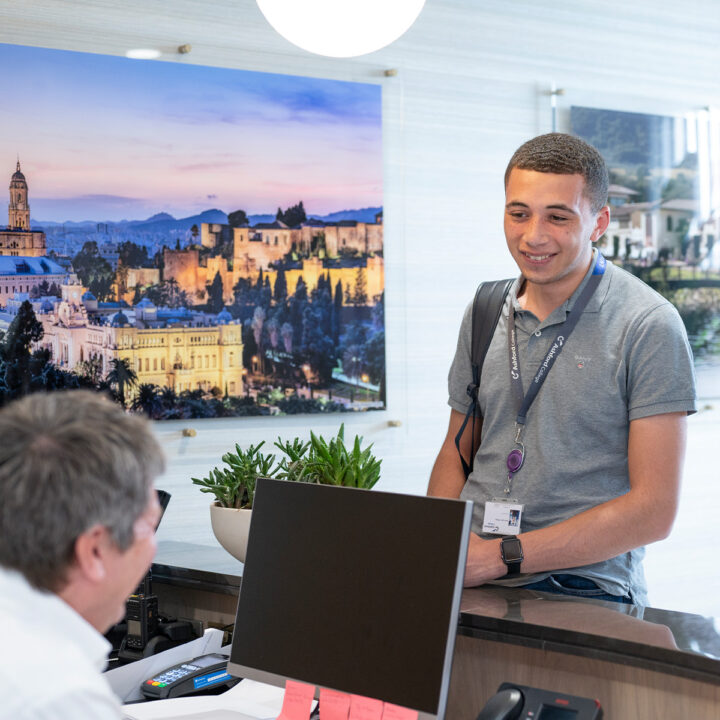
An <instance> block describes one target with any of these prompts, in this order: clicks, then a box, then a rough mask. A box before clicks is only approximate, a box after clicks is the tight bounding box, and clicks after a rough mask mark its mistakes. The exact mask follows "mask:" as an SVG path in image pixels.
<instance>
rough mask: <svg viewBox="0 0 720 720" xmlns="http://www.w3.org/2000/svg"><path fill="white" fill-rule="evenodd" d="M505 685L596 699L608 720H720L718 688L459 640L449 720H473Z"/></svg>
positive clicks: (556, 655) (526, 649)
mask: <svg viewBox="0 0 720 720" xmlns="http://www.w3.org/2000/svg"><path fill="white" fill-rule="evenodd" d="M503 682H516V683H519V684H521V685H530V686H533V687H538V688H544V689H547V690H557V691H558V692H563V693H567V694H570V695H580V696H583V697H591V698H597V699H598V700H600V703H601V705H602V707H603V710H604V720H720V687H719V686H717V685H711V684H706V683H702V682H698V681H695V680H688V679H685V678H681V677H676V676H673V675H668V674H666V673H659V672H653V671H650V670H644V669H641V668H637V667H630V666H627V665H620V664H615V663H611V662H607V661H605V660H597V659H592V658H587V657H578V656H575V655H567V654H564V653H559V652H554V651H548V650H540V649H537V648H531V647H523V646H520V645H512V644H508V643H502V642H493V641H490V640H484V639H480V638H471V637H465V636H463V635H458V638H457V642H456V646H455V656H454V661H453V671H452V678H451V682H450V696H449V702H448V711H447V715H446V717H447V720H475V719H476V717H477V714H478V713H479V711H480V709H481V708H482V707H483V705H484V704H485V703H486V702H487V700H488V699H489V698H490V697H491V696H492V695H493V694H494V693H495V692H496V690H497V688H498V686H499V685H500V684H501V683H503Z"/></svg>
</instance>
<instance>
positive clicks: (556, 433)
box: [448, 263, 695, 603]
mask: <svg viewBox="0 0 720 720" xmlns="http://www.w3.org/2000/svg"><path fill="white" fill-rule="evenodd" d="M590 273H591V270H588V273H587V275H586V276H585V278H584V280H583V282H582V283H581V285H580V287H579V288H578V289H577V290H576V291H575V293H574V294H573V296H572V297H571V298H570V299H569V300H568V301H567V302H566V303H565V304H564V305H563V306H561V307H559V308H557V309H556V310H554V311H553V313H552V314H551V315H550V316H549V317H548V318H547V319H546V320H544V321H543V322H539V321H538V319H537V317H536V316H535V315H533V314H532V313H531V312H528V311H525V310H522V309H521V308H520V305H519V303H518V300H517V290H518V287H519V283H520V281H521V278H518V279H517V280H516V281H515V283H514V284H513V286H512V288H511V290H510V293H509V294H508V298H507V300H506V303H505V307H504V308H503V312H502V316H501V318H500V321H499V322H498V326H497V328H496V330H495V334H494V336H493V339H492V342H491V344H490V348H489V350H488V353H487V356H486V358H485V363H484V365H483V370H482V378H481V382H480V391H479V395H478V397H479V401H480V408H481V411H482V415H483V426H482V437H481V445H480V449H479V450H478V453H477V455H476V458H475V464H474V470H473V472H472V473H471V475H470V477H469V478H468V481H467V483H466V484H465V488H464V489H463V492H462V495H461V497H462V498H463V499H465V500H473V501H474V503H475V505H474V513H473V531H475V532H476V533H478V534H480V535H481V536H483V534H482V527H483V517H484V510H485V502H486V501H487V500H493V499H497V498H503V497H505V495H504V493H503V490H504V487H505V483H506V480H507V468H506V464H505V463H506V458H507V454H508V452H509V451H510V450H512V449H513V447H514V444H513V441H514V439H515V418H516V415H517V408H516V407H515V405H516V401H515V399H514V396H513V395H512V391H511V388H510V377H509V372H510V371H509V360H508V349H507V318H508V312H509V311H510V309H511V308H512V310H513V311H514V312H515V323H516V329H517V339H518V348H519V355H520V369H521V374H522V380H523V387H524V390H525V391H527V388H528V384H529V382H530V381H531V379H532V378H533V376H534V375H535V373H536V372H537V369H538V366H539V365H540V363H541V361H542V360H543V359H544V357H545V353H546V352H547V350H548V348H549V346H550V344H551V342H552V340H553V339H554V338H555V335H556V334H557V331H558V326H559V325H560V324H561V323H563V322H564V321H565V318H566V317H567V314H568V313H569V311H570V310H571V309H572V307H573V304H574V303H575V301H576V299H577V298H578V296H579V295H580V292H581V291H582V289H583V287H584V286H585V284H586V282H587V281H588V278H589V276H590ZM471 326H472V303H471V304H470V306H468V308H467V310H466V312H465V315H464V317H463V321H462V325H461V327H460V336H459V339H458V346H457V351H456V353H455V358H454V360H453V363H452V366H451V367H450V373H449V377H448V386H449V396H450V397H449V401H448V402H449V404H450V407H452V408H453V409H455V410H457V411H459V412H461V413H463V414H464V413H465V412H466V411H467V408H468V405H469V402H470V400H469V398H468V396H467V394H466V388H467V385H468V383H469V382H470V381H471V377H472V374H471V362H470V337H471ZM694 410H695V377H694V370H693V360H692V352H691V350H690V346H689V344H688V340H687V335H686V333H685V328H684V326H683V324H682V320H681V319H680V316H679V315H678V313H677V311H676V310H675V308H674V307H673V306H672V305H671V304H670V303H669V302H668V301H667V300H665V299H664V298H663V297H662V296H661V295H659V294H658V293H656V292H655V291H654V290H652V289H651V288H649V287H648V286H647V285H645V284H644V283H643V282H641V281H640V280H638V279H637V278H636V277H634V276H632V275H630V274H629V273H627V272H625V271H624V270H622V269H620V268H618V267H616V266H615V265H613V264H612V263H608V265H607V270H606V271H605V274H604V276H603V278H602V280H601V281H600V284H599V285H598V287H597V289H596V291H595V293H594V295H593V296H592V298H591V299H590V302H589V303H588V305H587V307H586V308H585V310H584V312H583V314H582V317H581V318H580V321H579V322H578V324H577V326H576V327H575V330H574V331H573V333H572V335H571V336H570V338H569V340H568V341H567V342H566V343H565V346H564V348H563V350H562V352H561V354H560V356H559V357H558V359H557V361H556V362H555V364H554V366H553V367H552V370H551V371H550V373H549V374H548V376H547V378H546V380H545V383H544V384H543V386H542V388H541V390H540V392H539V393H538V395H537V397H536V399H535V402H534V403H533V405H532V407H531V408H530V411H529V412H528V415H527V422H526V427H525V431H524V440H523V442H524V444H525V464H524V465H523V467H522V468H521V470H520V471H519V472H518V473H517V474H516V475H515V477H514V480H513V487H512V492H511V494H510V497H511V498H512V499H513V500H516V501H517V502H519V503H522V504H524V505H525V509H524V512H523V517H522V532H529V531H530V530H536V529H538V528H543V527H547V526H549V525H553V524H555V523H558V522H561V521H562V520H565V519H567V518H569V517H572V516H573V515H577V514H578V513H580V512H582V511H583V510H586V509H588V508H591V507H594V506H595V505H599V504H601V503H604V502H606V501H608V500H611V499H612V498H615V497H618V496H620V495H623V494H624V493H626V492H628V490H629V489H630V485H629V480H628V458H627V446H628V431H629V426H630V421H631V420H635V419H637V418H642V417H647V416H651V415H659V414H662V413H671V412H681V411H684V412H688V413H690V412H694ZM484 537H493V536H488V535H485V536H484ZM495 537H497V536H495ZM644 554H645V551H644V548H637V549H635V550H632V551H631V552H628V553H625V554H624V555H620V556H618V557H615V558H611V559H610V560H606V561H605V562H600V563H595V564H593V565H588V566H585V567H582V568H572V569H566V570H563V571H562V572H572V573H573V574H576V575H581V576H583V577H587V578H590V579H592V580H594V581H595V582H596V583H597V584H598V585H599V586H600V587H601V588H602V589H603V590H604V591H605V592H608V593H611V594H613V595H628V594H629V595H630V596H631V597H632V598H633V600H634V601H635V602H638V603H645V602H646V601H647V598H646V593H647V590H646V585H645V578H644V574H643V570H642V558H643V556H644ZM549 574H550V573H547V572H546V573H538V574H533V575H520V576H517V577H514V578H511V579H507V578H500V579H498V580H496V581H494V582H495V583H496V584H500V585H512V586H516V585H525V584H527V583H531V582H535V581H538V580H542V579H543V578H545V577H547V576H548V575H549Z"/></svg>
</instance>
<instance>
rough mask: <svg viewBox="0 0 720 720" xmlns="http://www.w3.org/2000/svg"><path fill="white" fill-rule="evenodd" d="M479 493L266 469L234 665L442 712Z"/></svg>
mask: <svg viewBox="0 0 720 720" xmlns="http://www.w3.org/2000/svg"><path fill="white" fill-rule="evenodd" d="M471 512H472V503H470V502H464V501H460V500H444V499H439V498H427V497H420V496H415V495H401V494H396V493H387V492H380V491H377V490H356V489H352V488H343V487H333V486H327V485H311V484H306V483H293V482H285V481H280V480H269V479H259V480H258V483H257V490H256V495H255V501H254V504H253V512H252V521H251V524H250V537H249V540H248V548H247V557H246V561H245V568H244V571H243V578H242V585H241V588H240V598H239V601H238V609H237V618H236V621H235V630H234V633H233V643H232V651H231V655H230V663H229V664H228V670H229V672H231V673H232V674H233V675H236V676H239V677H247V678H252V679H254V680H258V681H261V682H267V683H272V684H275V685H284V683H285V681H286V680H287V679H292V680H299V681H301V682H306V683H310V684H313V685H316V686H317V687H325V688H330V689H333V690H339V691H341V692H346V693H352V694H356V695H363V696H366V697H372V698H376V699H379V700H383V701H384V702H389V703H392V704H394V705H401V706H403V707H407V708H411V709H412V710H417V711H418V712H419V714H420V715H419V716H420V718H423V720H430V719H433V720H435V719H437V718H443V717H444V715H445V707H446V704H447V695H448V686H449V681H450V668H451V664H452V656H453V649H454V646H455V635H456V632H457V623H458V617H459V610H460V597H461V594H462V584H463V577H464V573H465V558H466V555H467V543H468V537H469V532H470V519H471Z"/></svg>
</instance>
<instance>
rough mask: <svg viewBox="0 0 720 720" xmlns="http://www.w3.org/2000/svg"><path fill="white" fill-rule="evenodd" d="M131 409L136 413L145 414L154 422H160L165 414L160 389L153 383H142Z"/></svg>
mask: <svg viewBox="0 0 720 720" xmlns="http://www.w3.org/2000/svg"><path fill="white" fill-rule="evenodd" d="M130 407H131V408H132V409H133V410H134V411H135V412H143V413H145V414H146V415H147V416H148V417H149V418H150V419H152V420H158V419H159V418H160V417H161V416H162V412H163V404H162V400H161V399H160V388H159V387H158V386H157V385H153V384H152V383H140V385H139V386H138V391H137V394H136V395H135V397H134V398H133V401H132V405H131V406H130Z"/></svg>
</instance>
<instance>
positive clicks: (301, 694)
mask: <svg viewBox="0 0 720 720" xmlns="http://www.w3.org/2000/svg"><path fill="white" fill-rule="evenodd" d="M314 696H315V686H314V685H306V684H305V683H301V682H296V681H295V680H288V681H287V682H286V683H285V697H284V698H283V705H282V711H281V712H280V714H279V715H278V718H277V720H308V719H309V717H310V712H311V710H312V701H313V697H314Z"/></svg>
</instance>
